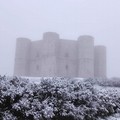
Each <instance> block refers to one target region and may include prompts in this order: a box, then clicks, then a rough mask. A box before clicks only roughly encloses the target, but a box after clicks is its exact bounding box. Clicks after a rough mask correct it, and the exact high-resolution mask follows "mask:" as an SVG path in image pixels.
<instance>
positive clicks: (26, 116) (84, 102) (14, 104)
mask: <svg viewBox="0 0 120 120" xmlns="http://www.w3.org/2000/svg"><path fill="white" fill-rule="evenodd" d="M93 81H94V80H92V79H86V80H83V79H69V78H41V80H40V84H34V83H30V82H29V80H27V79H23V78H17V77H11V78H9V77H5V76H3V77H2V76H1V77H0V120H97V119H98V118H100V117H102V118H104V117H106V116H110V115H112V114H114V113H118V112H120V96H119V95H116V94H112V95H111V94H108V93H107V94H106V93H100V92H97V90H96V89H95V88H94V87H93V85H94V82H93Z"/></svg>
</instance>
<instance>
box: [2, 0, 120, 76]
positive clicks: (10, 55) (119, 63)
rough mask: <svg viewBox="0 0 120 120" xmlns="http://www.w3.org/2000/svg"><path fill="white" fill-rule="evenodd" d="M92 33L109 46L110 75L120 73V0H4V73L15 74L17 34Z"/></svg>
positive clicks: (69, 36) (65, 35)
mask: <svg viewBox="0 0 120 120" xmlns="http://www.w3.org/2000/svg"><path fill="white" fill-rule="evenodd" d="M47 31H51V32H57V33H59V34H60V37H61V38H67V39H77V38H78V37H79V36H80V35H85V34H87V35H92V36H93V37H94V38H95V44H96V45H105V46H106V47H107V71H108V72H107V73H108V77H114V76H115V77H120V0H0V74H2V75H3V74H5V75H12V74H13V68H14V57H15V43H16V38H17V37H27V38H30V39H31V40H39V39H41V38H42V34H43V33H44V32H47Z"/></svg>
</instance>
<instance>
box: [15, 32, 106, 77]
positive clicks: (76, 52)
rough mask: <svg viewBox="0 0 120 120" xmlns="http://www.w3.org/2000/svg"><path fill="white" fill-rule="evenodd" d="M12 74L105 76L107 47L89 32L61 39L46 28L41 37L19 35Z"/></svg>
mask: <svg viewBox="0 0 120 120" xmlns="http://www.w3.org/2000/svg"><path fill="white" fill-rule="evenodd" d="M14 75H17V76H32V77H83V78H88V77H92V78H93V77H106V48H105V47H104V46H94V38H93V37H92V36H88V35H84V36H80V37H79V38H78V40H66V39H61V38H60V37H59V35H58V34H57V33H53V32H46V33H44V34H43V39H42V40H38V41H31V40H29V39H27V38H18V39H17V43H16V54H15V66H14Z"/></svg>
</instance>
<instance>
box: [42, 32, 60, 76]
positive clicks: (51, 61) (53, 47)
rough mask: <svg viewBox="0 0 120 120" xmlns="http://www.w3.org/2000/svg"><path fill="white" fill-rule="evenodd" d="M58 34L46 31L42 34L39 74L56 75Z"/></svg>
mask: <svg viewBox="0 0 120 120" xmlns="http://www.w3.org/2000/svg"><path fill="white" fill-rule="evenodd" d="M58 42H59V34H57V33H55V32H46V33H44V34H43V50H42V59H41V76H48V77H55V76H57V55H58V50H59V47H58V46H59V43H58Z"/></svg>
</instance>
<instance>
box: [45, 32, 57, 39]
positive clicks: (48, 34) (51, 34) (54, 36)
mask: <svg viewBox="0 0 120 120" xmlns="http://www.w3.org/2000/svg"><path fill="white" fill-rule="evenodd" d="M43 39H44V40H51V39H59V34H57V33H55V32H45V33H44V34H43Z"/></svg>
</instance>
